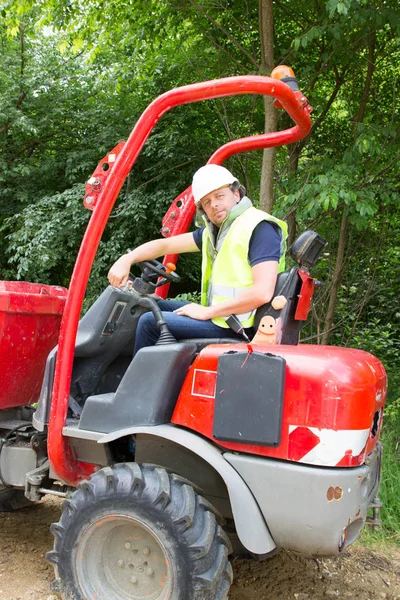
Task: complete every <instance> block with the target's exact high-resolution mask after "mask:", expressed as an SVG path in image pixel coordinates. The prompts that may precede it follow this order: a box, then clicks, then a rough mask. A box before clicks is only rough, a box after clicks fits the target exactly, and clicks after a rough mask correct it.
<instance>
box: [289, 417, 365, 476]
mask: <svg viewBox="0 0 400 600" xmlns="http://www.w3.org/2000/svg"><path fill="white" fill-rule="evenodd" d="M369 432H370V430H369V429H342V430H339V431H335V430H334V429H318V428H317V427H306V426H296V425H289V448H288V459H289V460H294V461H297V462H301V463H307V464H310V465H320V466H324V467H335V466H336V465H338V463H340V462H341V461H342V460H343V458H344V457H345V456H353V457H358V456H359V455H360V454H361V453H362V451H363V450H364V449H365V446H366V443H367V440H368V436H369Z"/></svg>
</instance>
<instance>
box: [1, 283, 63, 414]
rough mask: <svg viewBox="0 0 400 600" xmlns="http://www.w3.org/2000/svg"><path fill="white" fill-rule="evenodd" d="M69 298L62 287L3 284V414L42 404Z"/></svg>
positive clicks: (34, 284) (35, 284)
mask: <svg viewBox="0 0 400 600" xmlns="http://www.w3.org/2000/svg"><path fill="white" fill-rule="evenodd" d="M66 298H67V290H66V289H65V288H62V287H53V286H50V285H42V284H39V283H27V282H25V281H0V364H1V376H2V379H1V383H2V386H1V390H0V409H1V410H3V409H6V408H12V407H14V406H21V405H24V404H33V403H34V402H36V401H37V400H38V396H39V392H40V387H41V385H42V379H43V373H44V368H45V364H46V357H47V355H48V354H49V352H50V350H52V348H54V346H56V344H57V342H58V334H59V330H60V323H61V316H62V314H63V310H64V305H65V301H66Z"/></svg>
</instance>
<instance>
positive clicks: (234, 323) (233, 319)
mask: <svg viewBox="0 0 400 600" xmlns="http://www.w3.org/2000/svg"><path fill="white" fill-rule="evenodd" d="M226 322H227V324H228V325H229V327H230V328H231V329H232V331H234V332H235V333H237V334H238V335H241V336H242V337H243V338H244V339H245V340H246V342H247V343H248V344H250V339H249V337H248V336H247V334H246V332H245V330H244V327H243V325H242V324H241V322H240V321H239V319H238V318H237V316H236V315H231V316H230V317H228V318H227V319H226Z"/></svg>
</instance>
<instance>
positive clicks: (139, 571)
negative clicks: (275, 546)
mask: <svg viewBox="0 0 400 600" xmlns="http://www.w3.org/2000/svg"><path fill="white" fill-rule="evenodd" d="M51 530H52V532H53V534H54V537H55V542H54V550H53V551H52V552H49V553H48V555H47V558H48V560H50V561H51V562H53V563H54V565H55V573H56V582H55V585H54V586H53V589H54V590H55V591H59V592H61V593H62V594H63V598H64V599H65V600H84V599H86V598H97V599H98V600H226V599H227V597H228V591H229V588H230V585H231V583H232V568H231V565H230V563H229V561H228V554H229V552H230V543H229V540H228V538H227V536H226V535H225V533H224V531H223V530H222V529H221V527H220V526H219V525H218V523H217V521H216V517H215V511H214V509H213V507H212V506H211V505H210V504H209V503H208V502H207V501H206V500H205V499H204V498H202V496H200V495H198V494H196V493H195V491H194V490H193V488H192V487H191V486H190V485H188V482H187V481H186V480H184V479H182V478H180V477H178V476H176V475H171V474H168V473H167V472H166V471H165V470H164V469H162V468H158V467H156V466H153V465H138V464H136V463H129V464H119V465H115V466H114V467H113V468H110V467H106V468H104V469H101V470H100V471H98V472H97V473H95V474H94V475H92V476H91V478H90V479H89V480H88V481H84V482H82V483H81V484H80V485H79V486H78V488H77V490H76V491H75V493H74V494H73V495H72V497H71V498H70V499H69V500H66V501H65V503H64V510H63V513H62V515H61V519H60V521H59V523H54V524H53V525H52V526H51Z"/></svg>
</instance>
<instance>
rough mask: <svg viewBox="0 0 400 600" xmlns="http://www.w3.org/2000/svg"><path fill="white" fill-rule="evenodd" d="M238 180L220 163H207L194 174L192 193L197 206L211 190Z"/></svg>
mask: <svg viewBox="0 0 400 600" xmlns="http://www.w3.org/2000/svg"><path fill="white" fill-rule="evenodd" d="M235 181H237V179H236V177H235V176H234V175H232V173H231V172H230V171H228V169H225V167H221V166H220V165H205V166H204V167H201V168H200V169H199V170H198V171H196V173H195V174H194V175H193V181H192V194H193V198H194V201H195V204H197V206H198V205H199V204H200V200H201V199H202V198H204V196H207V194H209V193H210V192H213V191H214V190H218V189H219V188H221V187H224V186H226V185H231V183H234V182H235Z"/></svg>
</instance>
